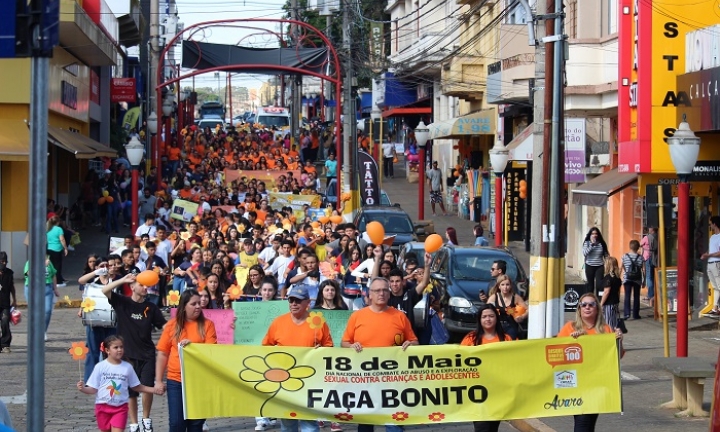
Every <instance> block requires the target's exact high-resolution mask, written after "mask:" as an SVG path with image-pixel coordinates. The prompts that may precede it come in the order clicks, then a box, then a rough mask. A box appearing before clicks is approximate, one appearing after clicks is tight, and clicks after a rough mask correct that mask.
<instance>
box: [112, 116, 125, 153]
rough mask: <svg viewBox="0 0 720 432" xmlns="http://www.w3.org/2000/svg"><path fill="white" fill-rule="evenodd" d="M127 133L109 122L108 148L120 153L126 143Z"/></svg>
mask: <svg viewBox="0 0 720 432" xmlns="http://www.w3.org/2000/svg"><path fill="white" fill-rule="evenodd" d="M127 139H128V133H127V131H126V130H125V128H123V127H122V126H120V125H119V124H117V122H115V121H112V122H110V147H112V148H113V149H114V150H117V151H118V153H121V152H122V151H123V149H124V147H123V146H124V145H125V144H126V143H127Z"/></svg>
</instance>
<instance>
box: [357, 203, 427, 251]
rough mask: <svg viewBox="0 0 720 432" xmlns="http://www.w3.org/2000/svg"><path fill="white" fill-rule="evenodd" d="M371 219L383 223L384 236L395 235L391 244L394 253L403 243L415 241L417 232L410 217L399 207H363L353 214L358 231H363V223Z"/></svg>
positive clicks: (365, 223)
mask: <svg viewBox="0 0 720 432" xmlns="http://www.w3.org/2000/svg"><path fill="white" fill-rule="evenodd" d="M373 221H377V222H380V223H381V224H382V225H383V227H384V228H385V235H386V236H390V235H394V236H395V240H394V241H393V244H392V246H391V249H392V251H393V252H394V253H395V254H397V253H398V250H399V249H400V247H401V246H402V245H404V244H405V243H407V242H411V241H417V234H416V232H415V226H414V225H413V222H412V219H410V216H409V215H408V214H407V213H406V212H405V211H404V210H403V209H401V208H400V207H396V206H389V207H388V206H372V207H363V208H362V209H360V211H359V212H358V213H357V214H356V215H355V219H354V220H353V223H354V224H355V226H356V227H357V229H358V231H360V232H365V225H367V224H368V222H373Z"/></svg>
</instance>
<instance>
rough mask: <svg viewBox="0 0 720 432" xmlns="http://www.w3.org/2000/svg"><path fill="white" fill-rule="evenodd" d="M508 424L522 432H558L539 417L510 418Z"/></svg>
mask: <svg viewBox="0 0 720 432" xmlns="http://www.w3.org/2000/svg"><path fill="white" fill-rule="evenodd" d="M508 424H510V426H512V427H513V428H515V429H517V430H519V431H520V432H556V431H555V429H553V428H551V427H550V426H548V425H546V424H545V423H543V422H541V421H540V420H538V419H526V420H510V421H508Z"/></svg>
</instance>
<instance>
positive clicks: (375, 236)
mask: <svg viewBox="0 0 720 432" xmlns="http://www.w3.org/2000/svg"><path fill="white" fill-rule="evenodd" d="M365 231H367V234H368V237H370V241H371V242H373V244H375V245H379V244H382V242H383V240H385V227H384V226H382V224H381V223H380V222H377V221H372V222H370V223H368V224H367V226H366V227H365Z"/></svg>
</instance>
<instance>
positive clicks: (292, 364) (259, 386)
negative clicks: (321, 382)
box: [238, 352, 315, 417]
mask: <svg viewBox="0 0 720 432" xmlns="http://www.w3.org/2000/svg"><path fill="white" fill-rule="evenodd" d="M243 366H244V367H245V369H243V370H241V371H240V373H239V375H238V376H239V377H240V379H241V380H243V381H245V382H248V383H256V384H255V386H254V388H255V390H256V391H258V392H260V393H267V394H270V397H269V398H267V399H266V400H265V402H263V404H262V406H261V407H260V417H264V415H263V409H264V408H265V404H267V403H268V402H269V401H270V400H272V398H274V397H275V396H276V395H277V394H278V393H279V392H280V390H285V391H289V392H296V391H298V390H300V389H302V388H303V387H304V386H305V383H304V382H303V379H305V378H310V377H311V376H313V375H315V368H313V367H311V366H305V365H297V361H296V360H295V357H293V356H291V355H290V354H288V353H284V352H273V353H270V354H268V355H266V356H265V357H261V356H250V357H246V358H245V360H243Z"/></svg>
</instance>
